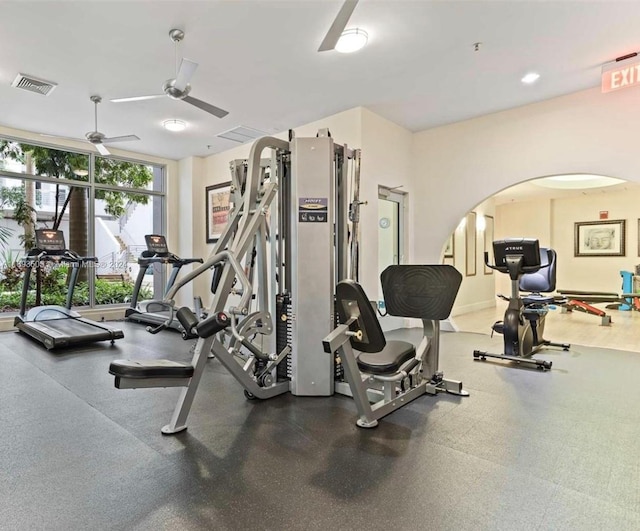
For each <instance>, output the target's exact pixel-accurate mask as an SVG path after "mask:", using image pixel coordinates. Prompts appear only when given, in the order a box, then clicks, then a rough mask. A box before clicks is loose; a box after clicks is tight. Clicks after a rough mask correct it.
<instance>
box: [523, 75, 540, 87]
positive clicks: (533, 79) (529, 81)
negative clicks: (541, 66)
mask: <svg viewBox="0 0 640 531" xmlns="http://www.w3.org/2000/svg"><path fill="white" fill-rule="evenodd" d="M538 79H540V74H538V73H537V72H529V73H528V74H526V75H525V76H523V78H522V79H521V80H520V81H522V82H523V83H524V84H525V85H531V84H532V83H535V82H536V81H538Z"/></svg>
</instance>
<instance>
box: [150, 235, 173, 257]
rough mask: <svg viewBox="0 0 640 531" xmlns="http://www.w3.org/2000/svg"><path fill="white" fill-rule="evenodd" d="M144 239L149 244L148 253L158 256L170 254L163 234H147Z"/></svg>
mask: <svg viewBox="0 0 640 531" xmlns="http://www.w3.org/2000/svg"><path fill="white" fill-rule="evenodd" d="M144 239H145V241H146V242H147V251H149V252H150V253H153V254H158V255H163V254H169V249H168V248H167V240H166V239H165V237H164V236H162V235H161V234H147V235H146V236H145V237H144Z"/></svg>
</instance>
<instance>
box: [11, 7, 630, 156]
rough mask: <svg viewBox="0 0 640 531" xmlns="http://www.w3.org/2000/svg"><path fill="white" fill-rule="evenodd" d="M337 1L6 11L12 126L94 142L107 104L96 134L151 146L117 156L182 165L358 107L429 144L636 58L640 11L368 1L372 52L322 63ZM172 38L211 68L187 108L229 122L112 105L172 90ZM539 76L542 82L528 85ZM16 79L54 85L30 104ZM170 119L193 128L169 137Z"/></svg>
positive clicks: (181, 108)
mask: <svg viewBox="0 0 640 531" xmlns="http://www.w3.org/2000/svg"><path fill="white" fill-rule="evenodd" d="M341 3H342V2H341V1H340V0H339V1H332V0H321V1H313V0H296V1H292V0H291V1H286V2H282V1H268V0H263V1H247V0H235V1H196V2H189V1H180V2H167V1H155V2H151V1H102V2H99V1H87V0H84V1H81V2H78V1H63V2H56V1H47V2H30V1H20V2H6V1H0V50H2V53H1V55H0V125H4V126H8V127H13V128H18V129H24V130H28V131H34V132H39V133H48V134H55V135H61V136H67V137H76V138H77V137H80V138H82V137H83V136H84V133H86V132H87V131H90V130H93V108H92V106H93V104H92V103H91V102H90V101H89V96H90V95H92V94H99V95H101V96H102V97H103V98H104V100H105V101H104V102H103V103H102V104H101V106H100V108H99V123H98V125H99V130H100V131H101V132H103V133H105V134H106V135H107V136H120V135H126V134H136V135H138V136H139V137H140V138H141V139H142V140H141V141H140V142H135V143H131V144H124V143H123V144H117V145H114V147H118V148H123V149H129V150H132V151H136V152H139V153H145V154H150V155H157V156H161V157H166V158H171V159H180V158H184V157H187V156H191V155H197V156H204V155H208V154H212V153H215V152H219V151H223V150H226V149H228V148H231V147H234V146H235V145H237V144H235V143H234V142H231V141H229V140H223V139H218V138H216V136H215V135H216V134H218V133H220V132H222V131H226V130H228V129H231V128H233V127H235V126H238V125H245V126H249V127H253V128H256V129H259V130H262V131H265V132H268V133H274V132H279V131H283V130H286V129H288V128H294V127H296V126H299V125H302V124H304V123H308V122H311V121H314V120H317V119H320V118H322V117H323V116H328V115H331V114H334V113H336V112H339V111H342V110H346V109H349V108H352V107H356V106H365V107H367V108H369V109H371V110H372V111H374V112H376V113H378V114H380V115H382V116H384V117H386V118H388V119H390V120H392V121H394V122H396V123H398V124H400V125H403V126H404V127H406V128H408V129H410V130H412V131H419V130H422V129H426V128H430V127H434V126H438V125H442V124H446V123H451V122H455V121H459V120H464V119H467V118H471V117H474V116H479V115H483V114H487V113H491V112H495V111H499V110H503V109H508V108H511V107H515V106H519V105H525V104H528V103H532V102H535V101H540V100H544V99H548V98H552V97H555V96H559V95H562V94H567V93H571V92H575V91H578V90H582V89H586V88H589V87H594V86H596V85H598V84H599V80H600V67H601V65H602V63H604V62H606V61H609V60H611V59H613V58H615V57H617V56H620V55H623V54H626V53H629V52H633V51H636V50H639V49H640V33H638V26H639V23H640V2H616V1H604V2H595V1H578V2H567V1H559V2H558V1H556V2H552V1H510V2H490V1H480V0H479V1H475V2H471V1H464V2H457V1H448V2H430V1H411V2H405V1H399V0H387V1H374V0H361V1H360V3H359V4H358V6H357V7H356V10H355V12H354V14H353V16H352V18H351V23H350V24H349V26H356V25H357V26H360V27H363V28H365V29H366V30H367V31H368V32H369V35H370V40H369V45H368V46H367V47H366V48H364V49H363V50H361V51H360V52H358V53H355V54H351V55H343V54H339V53H337V52H323V53H318V52H317V51H316V50H317V48H318V46H319V44H320V42H321V41H322V38H323V37H324V34H325V33H326V31H327V29H328V28H329V26H330V24H331V22H332V21H333V18H334V17H335V15H336V13H337V11H338V9H339V8H340V5H341ZM174 27H177V28H181V29H183V30H184V31H185V32H186V37H185V40H184V41H183V42H182V43H181V45H180V56H184V57H187V58H189V59H191V60H193V61H196V62H198V63H199V65H200V66H199V68H198V70H197V72H196V74H195V76H194V77H193V79H192V82H191V84H192V86H193V90H192V93H191V95H192V96H194V97H196V98H199V99H202V100H205V101H207V102H209V103H212V104H214V105H217V106H219V107H222V108H224V109H226V110H228V111H229V115H228V116H227V117H225V118H223V119H218V118H215V117H213V116H211V115H208V114H207V113H205V112H204V111H201V110H199V109H197V108H195V107H192V106H191V105H188V104H186V103H185V102H181V101H173V100H170V99H169V98H162V99H158V100H148V101H140V102H135V103H119V104H116V103H111V102H109V101H108V99H110V98H116V97H126V96H136V95H146V94H156V93H161V85H162V83H163V82H164V81H165V80H166V79H169V78H172V77H174V68H175V63H174V45H173V43H172V42H171V40H170V39H169V37H168V32H169V30H170V29H171V28H174ZM478 41H480V42H482V43H483V44H482V46H481V48H480V51H478V52H475V51H474V50H473V44H474V43H475V42H478ZM530 70H535V71H538V72H539V73H540V74H541V75H542V77H541V79H540V81H539V82H538V83H537V84H535V85H533V86H523V85H522V84H521V83H520V78H521V77H522V75H523V74H525V73H526V72H528V71H530ZM19 72H22V73H25V74H30V75H33V76H36V77H40V78H44V79H47V80H50V81H54V82H56V83H58V87H57V88H56V89H55V90H54V91H53V92H52V93H51V94H50V95H49V96H47V97H43V96H40V95H37V94H32V93H28V92H24V91H19V90H17V89H15V88H12V87H11V86H10V84H11V82H12V81H13V79H14V78H15V76H16V75H17V74H18V73H19ZM169 118H178V119H182V120H185V121H187V122H188V124H189V127H188V129H187V130H186V131H185V132H184V133H181V134H175V133H169V132H167V131H164V130H163V129H162V128H161V123H162V121H163V120H165V119H169Z"/></svg>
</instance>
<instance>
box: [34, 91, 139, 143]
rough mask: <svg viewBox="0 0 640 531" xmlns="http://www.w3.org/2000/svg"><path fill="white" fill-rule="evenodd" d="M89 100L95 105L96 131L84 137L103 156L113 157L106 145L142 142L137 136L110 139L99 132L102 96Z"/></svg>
mask: <svg viewBox="0 0 640 531" xmlns="http://www.w3.org/2000/svg"><path fill="white" fill-rule="evenodd" d="M89 99H90V100H91V101H92V102H93V104H94V105H95V113H94V116H95V122H94V123H95V129H94V130H93V131H90V132H89V133H87V134H86V135H84V137H85V139H86V140H87V141H88V142H90V143H91V144H93V145H94V146H95V147H96V149H97V150H98V152H99V153H100V154H101V155H111V153H109V150H108V149H107V148H106V146H105V145H104V144H113V143H115V142H128V141H130V140H140V138H138V137H137V136H136V135H124V136H112V137H110V138H108V137H106V136H105V135H104V134H103V133H101V132H100V131H98V103H100V102H101V101H102V98H101V97H100V96H91V98H89ZM41 136H48V137H53V138H69V137H62V136H58V135H45V134H43V135H41ZM69 139H70V140H79V139H78V138H69Z"/></svg>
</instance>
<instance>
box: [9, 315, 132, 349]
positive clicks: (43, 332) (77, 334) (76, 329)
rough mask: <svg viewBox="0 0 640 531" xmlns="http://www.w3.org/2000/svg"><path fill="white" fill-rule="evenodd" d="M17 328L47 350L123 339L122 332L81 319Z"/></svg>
mask: <svg viewBox="0 0 640 531" xmlns="http://www.w3.org/2000/svg"><path fill="white" fill-rule="evenodd" d="M17 326H18V329H19V330H20V331H22V332H24V333H25V334H28V335H30V336H31V337H33V338H35V339H37V340H38V341H40V342H41V343H42V344H43V345H44V346H45V347H47V348H48V349H52V348H57V347H63V346H67V345H78V344H81V343H92V342H95V341H108V340H114V339H121V338H123V337H124V333H123V332H122V330H119V329H117V328H111V327H109V326H106V325H102V324H98V323H94V322H92V321H88V320H85V319H82V318H79V319H74V318H70V319H49V320H46V321H27V322H23V323H20V324H18V325H17Z"/></svg>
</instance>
